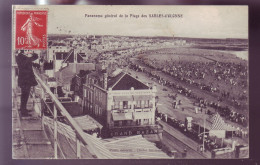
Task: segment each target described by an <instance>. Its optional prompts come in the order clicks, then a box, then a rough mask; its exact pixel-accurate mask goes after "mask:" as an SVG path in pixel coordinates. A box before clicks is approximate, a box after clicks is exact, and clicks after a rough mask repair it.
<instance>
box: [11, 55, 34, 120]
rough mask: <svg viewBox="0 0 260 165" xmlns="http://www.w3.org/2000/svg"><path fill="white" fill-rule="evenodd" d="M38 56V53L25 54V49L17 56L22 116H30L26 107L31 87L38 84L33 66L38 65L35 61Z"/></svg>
mask: <svg viewBox="0 0 260 165" xmlns="http://www.w3.org/2000/svg"><path fill="white" fill-rule="evenodd" d="M37 58H38V55H37V54H36V53H34V52H33V53H32V54H29V53H27V54H25V53H24V50H20V53H19V54H18V55H17V56H16V62H17V65H18V86H19V87H20V88H21V104H20V112H21V115H22V117H26V116H30V114H29V113H28V110H27V109H26V105H27V101H28V98H29V94H30V90H31V87H32V86H36V85H37V84H38V83H37V81H36V79H35V75H34V73H33V69H32V66H35V67H37V66H38V65H37V64H34V63H33V61H35V60H36V59H37Z"/></svg>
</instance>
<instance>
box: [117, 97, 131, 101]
mask: <svg viewBox="0 0 260 165" xmlns="http://www.w3.org/2000/svg"><path fill="white" fill-rule="evenodd" d="M113 98H114V101H133V96H114V97H113Z"/></svg>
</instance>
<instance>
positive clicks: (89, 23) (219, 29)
mask: <svg viewBox="0 0 260 165" xmlns="http://www.w3.org/2000/svg"><path fill="white" fill-rule="evenodd" d="M28 7H29V8H31V6H28ZM23 8H24V6H23ZM41 8H48V10H49V15H48V33H49V34H67V33H68V32H69V31H70V33H71V34H89V35H92V34H94V35H125V36H176V37H195V38H248V7H247V6H91V5H90V6H84V5H81V6H80V5H78V6H41ZM85 14H88V15H95V14H99V15H106V14H117V16H119V14H123V15H125V14H128V15H130V14H135V15H141V14H146V15H149V14H182V18H140V17H139V18H133V17H132V18H129V17H128V18H119V17H117V18H91V17H85Z"/></svg>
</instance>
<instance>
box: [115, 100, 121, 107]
mask: <svg viewBox="0 0 260 165" xmlns="http://www.w3.org/2000/svg"><path fill="white" fill-rule="evenodd" d="M119 105H120V102H119V101H115V102H114V109H119Z"/></svg>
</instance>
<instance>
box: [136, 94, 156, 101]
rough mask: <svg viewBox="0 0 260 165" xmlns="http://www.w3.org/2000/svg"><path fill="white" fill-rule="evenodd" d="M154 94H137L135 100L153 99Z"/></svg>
mask: <svg viewBox="0 0 260 165" xmlns="http://www.w3.org/2000/svg"><path fill="white" fill-rule="evenodd" d="M151 99H152V96H151V95H135V96H134V100H136V101H138V100H151Z"/></svg>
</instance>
